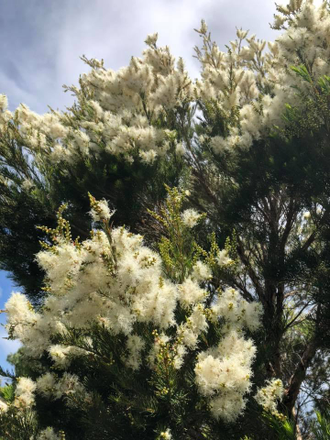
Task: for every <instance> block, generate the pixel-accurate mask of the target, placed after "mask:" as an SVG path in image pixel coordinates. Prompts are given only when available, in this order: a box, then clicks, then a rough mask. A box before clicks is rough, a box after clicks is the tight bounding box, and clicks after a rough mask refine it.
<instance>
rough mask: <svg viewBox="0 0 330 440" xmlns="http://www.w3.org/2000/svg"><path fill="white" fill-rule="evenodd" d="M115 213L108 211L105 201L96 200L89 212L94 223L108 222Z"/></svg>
mask: <svg viewBox="0 0 330 440" xmlns="http://www.w3.org/2000/svg"><path fill="white" fill-rule="evenodd" d="M114 213H115V211H110V208H109V205H108V203H107V201H106V200H98V201H97V202H96V203H95V206H93V208H92V209H91V211H90V215H91V217H92V219H93V221H94V222H100V221H102V220H110V218H111V217H112V216H113V214H114Z"/></svg>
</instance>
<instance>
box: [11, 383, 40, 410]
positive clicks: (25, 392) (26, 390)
mask: <svg viewBox="0 0 330 440" xmlns="http://www.w3.org/2000/svg"><path fill="white" fill-rule="evenodd" d="M35 389H36V384H35V382H33V380H31V379H30V378H28V377H20V378H18V381H17V385H16V389H15V401H14V405H15V406H16V407H18V408H22V407H23V408H28V407H31V406H33V405H34V399H35V395H34V392H35Z"/></svg>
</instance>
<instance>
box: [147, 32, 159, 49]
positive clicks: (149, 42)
mask: <svg viewBox="0 0 330 440" xmlns="http://www.w3.org/2000/svg"><path fill="white" fill-rule="evenodd" d="M157 40H158V33H157V32H155V33H154V34H150V35H147V38H146V39H145V40H144V42H145V43H146V44H147V45H148V46H154V45H155V44H156V43H157Z"/></svg>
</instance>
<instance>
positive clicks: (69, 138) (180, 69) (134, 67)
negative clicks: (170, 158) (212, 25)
mask: <svg viewBox="0 0 330 440" xmlns="http://www.w3.org/2000/svg"><path fill="white" fill-rule="evenodd" d="M156 41H157V35H153V36H149V37H148V38H147V40H146V43H147V44H148V45H149V47H148V48H147V49H146V50H145V51H144V53H143V57H142V58H134V57H133V58H132V59H131V62H130V64H129V66H128V67H124V68H122V69H120V70H119V71H118V72H115V71H112V70H110V69H109V70H106V69H105V68H104V67H103V65H102V63H100V62H98V61H97V60H91V61H87V62H88V64H89V65H90V66H91V67H92V70H91V72H90V73H89V74H84V75H82V77H81V89H78V88H75V87H73V88H72V92H73V93H74V94H75V95H76V98H77V105H76V108H75V111H74V113H63V114H61V113H59V112H55V111H52V112H51V113H47V114H45V115H37V114H36V113H34V112H32V111H31V110H30V109H29V108H28V107H27V106H25V105H22V104H21V105H20V106H19V107H18V109H17V110H16V112H15V114H12V113H10V112H5V111H4V109H6V107H7V100H6V97H5V96H3V95H1V97H0V111H2V113H1V115H0V129H1V127H2V126H4V125H5V123H6V122H7V121H8V120H9V119H11V118H14V117H15V120H16V123H17V125H18V129H19V134H20V136H21V137H22V138H23V139H24V144H25V147H26V148H29V149H30V150H31V151H32V152H33V153H34V154H37V155H39V156H40V153H42V155H43V156H44V157H47V158H49V159H50V160H51V161H52V162H55V163H57V162H61V161H66V162H69V163H70V162H73V161H75V160H77V159H78V158H80V157H81V156H87V155H93V156H95V157H98V156H99V154H100V153H102V152H103V151H106V152H108V153H111V154H114V155H118V156H121V157H123V158H124V160H127V161H133V160H134V155H135V154H136V152H138V155H139V156H140V158H141V160H142V161H143V162H145V163H147V164H151V163H153V162H154V161H155V159H156V157H157V156H162V155H164V154H166V152H167V151H168V149H169V148H170V146H173V148H175V147H176V146H178V151H179V150H180V148H182V147H181V146H180V143H178V141H177V140H176V132H175V131H173V132H172V131H171V130H169V129H166V128H161V127H160V126H159V124H157V123H156V122H157V120H158V118H159V115H160V114H164V115H165V113H166V111H175V109H176V107H180V106H182V105H183V104H184V103H185V102H190V101H192V97H193V86H192V81H191V80H190V78H189V77H188V74H187V72H186V71H185V68H184V64H183V61H182V59H180V60H179V61H178V63H177V66H176V65H175V60H174V58H173V57H172V55H171V54H170V51H169V49H168V47H165V48H158V47H157V46H156ZM91 96H93V98H91ZM78 113H79V116H78V117H77V115H78Z"/></svg>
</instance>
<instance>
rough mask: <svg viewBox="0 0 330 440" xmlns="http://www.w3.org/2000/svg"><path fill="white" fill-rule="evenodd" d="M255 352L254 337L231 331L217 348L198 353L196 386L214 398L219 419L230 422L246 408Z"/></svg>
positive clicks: (212, 402)
mask: <svg viewBox="0 0 330 440" xmlns="http://www.w3.org/2000/svg"><path fill="white" fill-rule="evenodd" d="M255 351H256V349H255V346H254V345H253V343H252V341H251V340H246V339H245V338H244V337H243V335H239V333H238V332H237V331H235V330H232V331H231V332H230V333H228V334H227V335H226V336H225V337H224V338H223V340H222V341H221V342H220V344H219V345H218V347H215V348H210V349H209V350H207V351H205V352H202V353H200V354H199V356H198V361H197V364H196V367H195V373H196V381H197V385H198V387H199V390H200V392H201V393H202V394H203V395H205V396H209V397H210V398H211V401H210V404H211V411H212V413H213V415H214V416H215V417H216V418H222V419H224V420H226V421H228V422H231V421H233V420H235V419H236V418H237V416H238V415H239V414H240V413H241V412H242V411H243V409H244V406H245V402H244V398H243V396H244V394H245V393H246V392H248V391H249V390H250V387H251V381H250V379H251V375H252V370H251V365H252V361H253V359H254V356H255Z"/></svg>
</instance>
